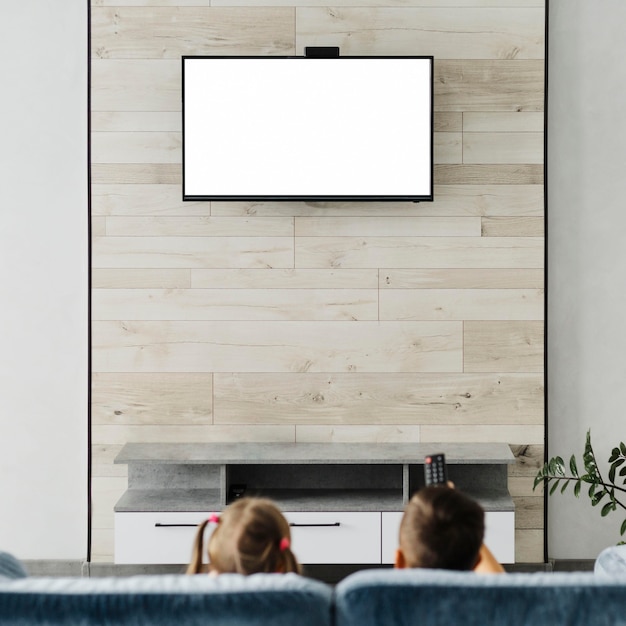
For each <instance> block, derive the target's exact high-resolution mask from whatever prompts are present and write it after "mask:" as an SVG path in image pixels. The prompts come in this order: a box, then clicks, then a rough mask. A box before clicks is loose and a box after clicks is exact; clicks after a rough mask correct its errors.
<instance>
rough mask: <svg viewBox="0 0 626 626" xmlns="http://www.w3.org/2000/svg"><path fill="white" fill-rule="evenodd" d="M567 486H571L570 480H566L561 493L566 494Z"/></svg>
mask: <svg viewBox="0 0 626 626" xmlns="http://www.w3.org/2000/svg"><path fill="white" fill-rule="evenodd" d="M567 485H569V480H564V481H563V486H562V487H561V493H565V490H566V489H567Z"/></svg>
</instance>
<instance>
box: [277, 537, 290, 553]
mask: <svg viewBox="0 0 626 626" xmlns="http://www.w3.org/2000/svg"><path fill="white" fill-rule="evenodd" d="M290 546H291V543H290V541H289V539H287V537H283V538H282V539H281V540H280V543H279V544H278V548H279V549H280V551H281V552H284V551H285V550H287V548H289V547H290Z"/></svg>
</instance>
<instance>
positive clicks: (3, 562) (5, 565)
mask: <svg viewBox="0 0 626 626" xmlns="http://www.w3.org/2000/svg"><path fill="white" fill-rule="evenodd" d="M26 576H27V574H26V570H25V569H24V567H23V565H22V564H21V563H20V561H18V560H17V559H16V558H15V557H14V556H13V555H12V554H9V553H8V552H0V580H2V579H7V578H8V579H12V578H26Z"/></svg>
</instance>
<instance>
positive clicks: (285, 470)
mask: <svg viewBox="0 0 626 626" xmlns="http://www.w3.org/2000/svg"><path fill="white" fill-rule="evenodd" d="M434 452H444V453H445V455H446V460H447V463H448V473H449V478H450V480H452V481H453V482H454V483H455V485H456V487H457V488H458V489H462V490H463V491H464V492H465V493H467V494H469V495H471V496H473V497H474V498H476V499H477V500H478V501H479V502H480V503H481V504H482V506H483V507H484V509H485V511H486V526H487V531H486V538H485V540H486V543H487V545H488V546H489V547H490V549H491V550H492V552H493V553H494V555H495V556H496V558H497V559H498V560H499V561H500V562H502V563H512V562H513V561H514V560H515V549H514V541H515V512H514V505H513V500H512V498H511V496H510V494H509V491H508V487H507V465H508V464H511V463H514V461H515V459H514V456H513V454H512V452H511V450H510V449H509V446H508V445H507V444H499V443H495V444H494V443H489V444H474V443H472V444H468V443H464V444H460V443H459V444H452V443H448V444H414V443H411V444H398V443H352V444H348V443H189V444H166V443H128V444H126V445H125V446H124V447H123V448H122V450H121V451H120V453H119V454H118V456H117V457H116V459H115V463H122V464H127V465H128V490H127V491H126V492H125V493H124V494H123V496H122V497H121V498H120V500H119V501H118V502H117V504H116V505H115V562H116V563H120V564H122V563H124V564H128V563H134V564H168V563H169V564H184V563H187V562H189V560H190V557H191V547H192V542H193V537H194V534H195V527H196V525H197V524H198V523H200V522H201V521H202V520H203V519H205V518H206V517H207V516H208V515H210V514H211V513H215V512H217V513H219V511H221V510H222V509H223V508H224V507H225V506H226V505H227V504H229V502H231V501H232V500H233V499H234V498H237V497H240V495H241V493H242V492H243V493H244V494H245V495H260V496H264V497H268V498H271V499H272V500H274V501H275V502H276V503H277V505H278V506H279V507H280V508H281V510H282V511H283V512H284V513H285V516H286V517H287V519H288V520H289V522H290V524H291V526H292V544H293V548H294V552H295V553H296V555H297V556H298V558H299V560H300V561H301V562H302V563H304V564H388V563H392V562H393V559H394V553H395V549H396V547H397V540H398V527H399V524H400V519H401V517H402V512H403V510H404V506H405V505H406V503H407V501H408V499H409V498H410V496H411V494H412V493H413V492H415V491H416V490H417V489H419V488H420V487H422V486H423V485H424V476H423V473H424V472H423V459H424V456H426V455H427V454H432V453H434Z"/></svg>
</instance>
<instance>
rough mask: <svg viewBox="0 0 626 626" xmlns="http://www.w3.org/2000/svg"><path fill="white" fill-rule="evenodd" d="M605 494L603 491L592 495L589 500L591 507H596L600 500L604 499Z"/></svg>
mask: <svg viewBox="0 0 626 626" xmlns="http://www.w3.org/2000/svg"><path fill="white" fill-rule="evenodd" d="M606 494H607V491H606V490H605V489H603V490H602V491H598V492H597V493H594V494H593V496H592V498H591V506H597V505H598V504H600V501H601V500H602V498H604V496H606Z"/></svg>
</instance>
